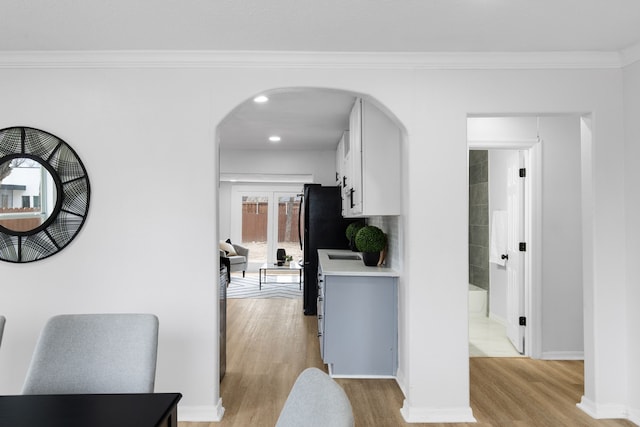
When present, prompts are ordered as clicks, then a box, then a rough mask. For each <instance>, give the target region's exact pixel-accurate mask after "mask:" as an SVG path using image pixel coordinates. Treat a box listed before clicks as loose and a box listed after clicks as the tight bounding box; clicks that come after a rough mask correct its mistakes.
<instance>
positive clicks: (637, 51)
mask: <svg viewBox="0 0 640 427" xmlns="http://www.w3.org/2000/svg"><path fill="white" fill-rule="evenodd" d="M620 60H621V62H622V66H623V67H626V66H628V65H631V64H634V63H636V62H638V61H640V43H637V44H635V45H633V46H629V47H628V48H626V49H623V50H622V51H621V52H620Z"/></svg>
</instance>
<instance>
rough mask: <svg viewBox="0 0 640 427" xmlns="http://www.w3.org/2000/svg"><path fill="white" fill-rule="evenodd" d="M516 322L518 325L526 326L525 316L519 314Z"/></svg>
mask: <svg viewBox="0 0 640 427" xmlns="http://www.w3.org/2000/svg"><path fill="white" fill-rule="evenodd" d="M518 324H519V325H520V326H527V318H526V317H524V316H520V318H519V319H518Z"/></svg>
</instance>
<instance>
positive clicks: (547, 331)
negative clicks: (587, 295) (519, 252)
mask: <svg viewBox="0 0 640 427" xmlns="http://www.w3.org/2000/svg"><path fill="white" fill-rule="evenodd" d="M540 137H541V139H542V175H543V176H542V278H541V279H542V293H541V294H542V301H541V305H542V312H541V321H542V322H541V323H542V343H541V350H542V357H543V358H547V359H558V358H560V359H564V358H570V359H571V358H582V357H583V351H584V340H583V338H584V332H583V302H582V251H581V248H582V236H581V233H582V218H581V215H580V212H581V205H582V198H581V182H580V176H581V175H580V173H581V167H580V159H581V158H580V117H578V116H559V117H541V118H540Z"/></svg>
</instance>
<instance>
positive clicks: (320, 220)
mask: <svg viewBox="0 0 640 427" xmlns="http://www.w3.org/2000/svg"><path fill="white" fill-rule="evenodd" d="M353 221H354V220H351V219H345V218H343V217H342V199H341V196H340V188H339V187H323V186H321V185H320V184H305V186H304V194H303V199H302V206H301V209H300V221H299V224H300V230H299V235H300V245H301V247H302V253H303V257H304V265H303V267H304V292H303V299H304V301H303V308H304V314H305V315H315V314H316V312H317V306H316V304H317V302H316V299H317V298H318V287H317V286H318V284H317V281H318V249H348V248H349V242H348V240H347V237H346V235H345V231H346V229H347V225H349V224H350V223H351V222H353Z"/></svg>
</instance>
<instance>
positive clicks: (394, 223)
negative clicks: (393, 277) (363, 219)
mask: <svg viewBox="0 0 640 427" xmlns="http://www.w3.org/2000/svg"><path fill="white" fill-rule="evenodd" d="M367 224H369V225H375V226H376V227H378V228H380V229H381V230H382V231H384V232H385V233H386V234H387V240H388V249H387V260H386V266H387V267H390V268H393V269H395V270H398V271H400V270H401V269H402V268H401V267H402V264H401V262H400V260H401V248H400V216H374V217H370V218H368V219H367Z"/></svg>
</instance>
